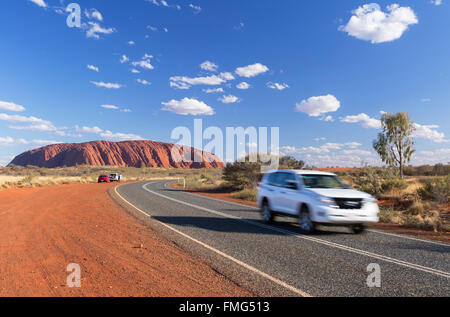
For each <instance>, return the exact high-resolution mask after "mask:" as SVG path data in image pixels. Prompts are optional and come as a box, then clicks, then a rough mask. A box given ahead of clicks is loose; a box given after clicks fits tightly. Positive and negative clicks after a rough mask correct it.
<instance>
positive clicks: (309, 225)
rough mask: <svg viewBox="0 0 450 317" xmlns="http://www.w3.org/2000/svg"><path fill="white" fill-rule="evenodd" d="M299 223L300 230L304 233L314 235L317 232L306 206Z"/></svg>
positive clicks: (301, 212) (301, 211)
mask: <svg viewBox="0 0 450 317" xmlns="http://www.w3.org/2000/svg"><path fill="white" fill-rule="evenodd" d="M298 223H299V225H300V229H301V230H302V232H304V233H312V232H314V230H315V225H314V222H313V221H312V220H311V217H310V215H309V209H308V207H306V206H303V207H302V209H301V210H300V215H299V217H298Z"/></svg>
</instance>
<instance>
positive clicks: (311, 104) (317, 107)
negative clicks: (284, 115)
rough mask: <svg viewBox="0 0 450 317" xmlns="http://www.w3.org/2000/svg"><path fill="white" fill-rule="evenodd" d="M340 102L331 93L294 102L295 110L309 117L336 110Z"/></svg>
mask: <svg viewBox="0 0 450 317" xmlns="http://www.w3.org/2000/svg"><path fill="white" fill-rule="evenodd" d="M340 106H341V102H340V101H339V100H338V99H337V98H336V97H335V96H333V95H330V94H329V95H326V96H317V97H310V98H308V99H306V100H303V101H302V102H300V103H297V104H296V107H295V111H297V112H303V113H306V114H307V115H309V116H310V117H318V116H320V115H322V114H324V113H328V112H334V111H337V110H338V109H339V108H340Z"/></svg>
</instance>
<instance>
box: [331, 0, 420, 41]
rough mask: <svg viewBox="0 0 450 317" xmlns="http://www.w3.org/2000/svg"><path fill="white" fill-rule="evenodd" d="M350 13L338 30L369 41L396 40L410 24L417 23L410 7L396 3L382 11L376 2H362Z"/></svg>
mask: <svg viewBox="0 0 450 317" xmlns="http://www.w3.org/2000/svg"><path fill="white" fill-rule="evenodd" d="M352 13H353V16H352V17H351V18H350V20H349V21H348V23H347V24H346V25H341V26H340V27H339V30H341V31H343V32H346V33H347V34H348V35H350V36H353V37H356V38H358V39H360V40H365V41H370V42H371V43H384V42H391V41H394V40H397V39H399V38H400V37H401V36H402V35H403V33H404V32H405V31H406V30H407V29H408V27H409V26H410V25H413V24H417V23H419V20H418V18H417V16H416V14H415V13H414V11H413V10H412V9H411V8H410V7H401V6H399V5H398V4H391V5H389V6H387V12H383V11H382V10H381V8H380V6H379V5H378V4H376V3H370V4H364V5H363V6H361V7H359V8H358V9H356V10H354V11H353V12H352Z"/></svg>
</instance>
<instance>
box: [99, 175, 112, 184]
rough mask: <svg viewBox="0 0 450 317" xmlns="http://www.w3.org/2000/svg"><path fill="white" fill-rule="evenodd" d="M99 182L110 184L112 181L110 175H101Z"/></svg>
mask: <svg viewBox="0 0 450 317" xmlns="http://www.w3.org/2000/svg"><path fill="white" fill-rule="evenodd" d="M98 182H99V183H109V182H110V180H109V177H108V175H100V176H99V177H98Z"/></svg>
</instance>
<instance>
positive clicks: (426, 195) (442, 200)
mask: <svg viewBox="0 0 450 317" xmlns="http://www.w3.org/2000/svg"><path fill="white" fill-rule="evenodd" d="M417 194H418V195H419V197H420V198H421V199H422V200H434V201H436V202H437V203H439V204H446V203H448V201H449V196H450V175H447V176H446V177H444V178H436V179H434V180H432V181H428V182H425V183H424V184H423V185H422V187H420V188H419V189H418V190H417Z"/></svg>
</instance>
